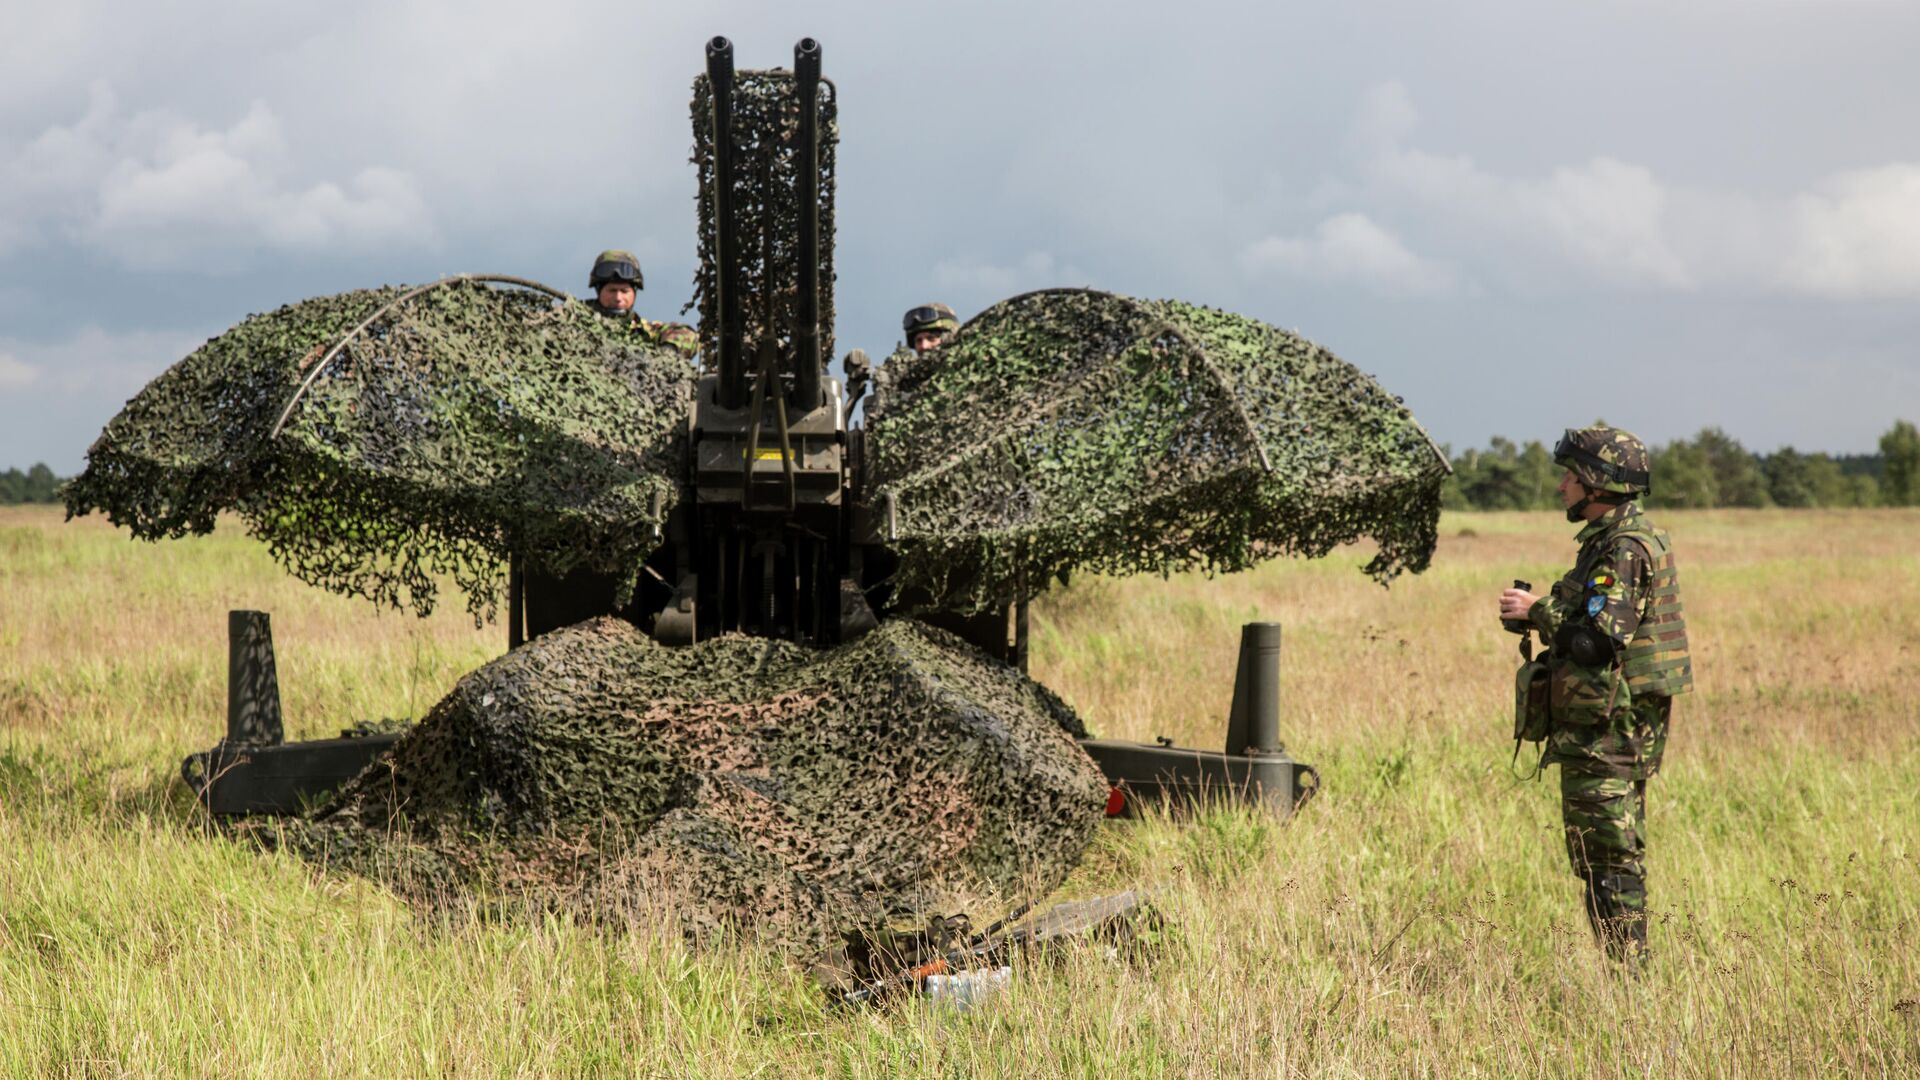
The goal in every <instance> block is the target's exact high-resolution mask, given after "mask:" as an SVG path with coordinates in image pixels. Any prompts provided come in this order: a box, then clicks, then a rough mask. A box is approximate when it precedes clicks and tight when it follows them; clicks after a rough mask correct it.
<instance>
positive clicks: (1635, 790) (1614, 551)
mask: <svg viewBox="0 0 1920 1080" xmlns="http://www.w3.org/2000/svg"><path fill="white" fill-rule="evenodd" d="M1553 460H1554V462H1555V463H1556V464H1558V465H1560V466H1561V467H1562V468H1564V469H1565V470H1566V473H1565V475H1564V476H1562V477H1561V480H1560V488H1559V493H1560V499H1561V502H1562V503H1563V504H1564V505H1565V506H1566V510H1567V520H1568V521H1571V522H1575V523H1579V524H1581V525H1582V526H1583V527H1582V528H1581V529H1580V532H1579V533H1578V534H1577V535H1576V537H1575V539H1576V540H1577V541H1578V542H1579V544H1580V553H1579V556H1578V557H1577V558H1576V560H1575V562H1574V567H1573V570H1572V571H1571V572H1570V573H1568V574H1567V576H1566V577H1564V578H1562V579H1560V581H1558V582H1557V583H1555V584H1554V586H1553V588H1552V590H1551V592H1550V593H1549V594H1548V595H1547V596H1545V597H1536V596H1534V595H1533V594H1532V593H1530V592H1528V591H1526V590H1524V589H1520V588H1512V589H1507V590H1505V591H1504V592H1502V593H1501V594H1500V615H1501V617H1502V618H1503V619H1518V620H1526V621H1528V622H1530V623H1531V624H1532V626H1533V627H1534V628H1535V629H1537V630H1538V631H1539V632H1540V636H1541V638H1542V639H1543V640H1545V641H1547V642H1549V643H1551V649H1550V651H1549V652H1548V653H1547V654H1546V655H1547V663H1548V669H1549V671H1550V673H1551V683H1550V685H1551V691H1550V694H1549V698H1550V701H1551V714H1552V724H1551V728H1550V731H1549V734H1548V736H1547V751H1546V756H1545V759H1544V760H1545V761H1546V763H1548V764H1558V765H1559V766H1560V807H1561V817H1562V821H1563V822H1564V824H1565V826H1566V845H1567V856H1568V858H1569V859H1570V860H1571V862H1572V864H1573V872H1574V873H1575V874H1576V875H1578V876H1579V877H1580V878H1581V879H1582V881H1584V882H1585V884H1586V909H1587V918H1588V920H1589V921H1590V922H1591V923H1592V925H1593V928H1594V932H1595V934H1596V935H1598V937H1599V938H1600V940H1601V941H1602V942H1603V943H1604V944H1605V946H1606V949H1607V952H1608V954H1609V955H1610V956H1612V957H1614V958H1615V959H1617V960H1621V961H1623V962H1626V963H1627V964H1629V965H1630V966H1633V967H1636V968H1637V967H1638V966H1639V965H1640V964H1641V963H1642V962H1643V961H1644V959H1645V956H1646V949H1647V921H1646V907H1647V887H1646V866H1645V858H1646V797H1647V781H1648V780H1649V779H1651V778H1652V777H1653V775H1654V774H1655V773H1656V772H1658V771H1659V770H1660V761H1661V758H1662V756H1663V755H1664V753H1665V751H1666V744H1667V726H1668V721H1669V719H1670V718H1671V717H1672V714H1673V698H1674V696H1675V695H1677V694H1682V693H1685V692H1686V691H1688V690H1690V689H1692V687H1693V667H1692V661H1691V659H1690V658H1689V655H1688V652H1687V630H1686V622H1685V620H1684V619H1683V618H1682V617H1681V608H1680V579H1679V574H1678V572H1677V570H1676V569H1675V566H1674V558H1673V546H1672V544H1671V542H1670V541H1669V540H1668V537H1667V534H1666V532H1665V531H1664V530H1662V529H1659V528H1656V527H1655V526H1654V525H1653V523H1652V522H1650V521H1649V520H1648V519H1647V517H1646V515H1645V514H1644V513H1642V512H1641V509H1640V507H1639V505H1638V504H1637V503H1636V502H1635V500H1636V499H1638V498H1639V497H1640V496H1643V495H1645V494H1647V492H1648V490H1649V488H1650V486H1651V477H1650V475H1649V471H1648V458H1647V448H1646V445H1645V444H1644V443H1642V442H1641V441H1640V440H1639V439H1638V438H1636V437H1635V436H1634V435H1632V434H1631V433H1629V432H1625V431H1621V430H1619V429H1617V428H1611V427H1606V426H1594V427H1589V428H1583V429H1581V430H1579V431H1573V430H1569V431H1567V433H1566V434H1565V435H1564V436H1563V437H1562V438H1561V439H1560V442H1559V443H1558V444H1557V445H1556V446H1555V447H1554V451H1553Z"/></svg>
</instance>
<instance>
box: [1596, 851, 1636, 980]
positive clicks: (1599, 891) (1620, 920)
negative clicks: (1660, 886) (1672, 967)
mask: <svg viewBox="0 0 1920 1080" xmlns="http://www.w3.org/2000/svg"><path fill="white" fill-rule="evenodd" d="M1645 895H1646V894H1645V891H1644V888H1643V886H1641V884H1640V881H1639V879H1638V878H1636V877H1634V876H1633V875H1631V874H1622V873H1613V874H1595V875H1592V876H1590V877H1588V878H1587V905H1586V906H1587V923H1588V925H1590V926H1592V927H1593V936H1594V937H1596V938H1598V939H1599V941H1600V943H1601V945H1603V946H1604V947H1605V948H1606V950H1607V955H1608V956H1609V957H1611V958H1612V959H1613V960H1615V961H1616V962H1618V963H1620V964H1621V965H1623V966H1624V967H1625V968H1626V969H1627V970H1628V971H1629V972H1630V973H1633V974H1638V973H1639V971H1640V969H1641V968H1642V967H1643V966H1644V965H1645V964H1646V961H1647V915H1646V911H1645V910H1644V909H1643V907H1642V905H1641V904H1630V901H1632V900H1639V899H1640V898H1642V897H1644V896H1645Z"/></svg>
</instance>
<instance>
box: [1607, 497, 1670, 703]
mask: <svg viewBox="0 0 1920 1080" xmlns="http://www.w3.org/2000/svg"><path fill="white" fill-rule="evenodd" d="M1629 520H1630V522H1631V524H1624V525H1623V526H1622V527H1620V528H1616V529H1610V530H1608V531H1607V532H1605V533H1603V534H1602V535H1600V536H1598V537H1595V538H1594V540H1593V543H1592V545H1591V546H1590V548H1589V550H1590V551H1592V552H1593V553H1594V554H1593V556H1592V557H1591V559H1585V560H1582V563H1583V565H1582V567H1581V576H1582V578H1583V579H1587V580H1591V576H1592V571H1593V569H1594V567H1593V566H1592V565H1590V564H1591V563H1593V562H1598V561H1599V560H1600V559H1604V558H1609V557H1611V555H1612V552H1613V546H1614V542H1615V541H1617V540H1620V539H1627V540H1631V541H1633V542H1634V543H1636V544H1639V545H1640V547H1641V548H1642V549H1643V550H1645V551H1646V553H1647V561H1648V562H1649V563H1650V564H1651V565H1652V567H1653V587H1652V589H1651V590H1650V591H1649V592H1648V594H1647V597H1646V599H1645V600H1644V601H1643V602H1642V603H1643V607H1642V608H1641V611H1640V628H1639V629H1638V630H1636V631H1635V632H1634V635H1633V640H1632V641H1629V642H1627V647H1626V649H1625V650H1624V651H1623V653H1622V655H1621V674H1622V675H1624V676H1625V677H1626V680H1627V689H1628V691H1630V692H1631V693H1632V694H1633V696H1634V697H1635V698H1639V697H1641V696H1643V695H1645V696H1655V697H1673V696H1674V695H1676V694H1684V693H1686V692H1687V691H1688V690H1691V689H1693V659H1692V657H1691V656H1689V655H1688V653H1687V622H1686V619H1685V618H1684V617H1683V616H1682V614H1681V610H1680V572H1679V570H1678V569H1677V568H1676V567H1675V566H1674V561H1673V545H1672V543H1671V542H1670V541H1669V540H1668V539H1667V533H1666V530H1665V529H1656V528H1653V527H1652V526H1649V525H1648V524H1647V523H1646V519H1645V518H1643V517H1641V516H1640V515H1638V514H1635V515H1633V517H1632V518H1630V519H1629Z"/></svg>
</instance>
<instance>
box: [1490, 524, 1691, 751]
mask: <svg viewBox="0 0 1920 1080" xmlns="http://www.w3.org/2000/svg"><path fill="white" fill-rule="evenodd" d="M1574 539H1575V540H1576V542H1578V543H1579V545H1580V554H1579V557H1578V558H1577V559H1576V560H1575V562H1574V566H1573V570H1572V571H1571V572H1569V573H1568V574H1567V576H1565V577H1563V578H1561V579H1560V580H1559V581H1557V582H1555V583H1554V585H1553V588H1552V590H1551V591H1550V592H1549V593H1548V595H1547V596H1546V597H1544V598H1542V599H1541V600H1539V601H1538V602H1536V603H1535V604H1534V605H1533V608H1532V609H1531V610H1530V611H1528V613H1527V617H1528V618H1529V619H1530V620H1532V622H1533V624H1534V625H1535V626H1536V627H1538V628H1539V630H1540V636H1541V637H1542V638H1544V639H1545V640H1546V641H1547V642H1548V643H1550V644H1553V646H1554V647H1553V650H1552V653H1551V654H1550V657H1551V661H1552V669H1553V683H1552V686H1553V689H1552V701H1553V714H1554V720H1555V722H1556V724H1576V725H1578V724H1599V723H1605V722H1608V721H1609V720H1610V719H1612V718H1615V717H1620V716H1624V715H1625V714H1626V712H1627V710H1628V709H1630V708H1631V707H1632V704H1633V698H1634V695H1635V694H1641V695H1645V696H1655V695H1659V696H1672V695H1673V694H1676V693H1681V692H1683V691H1685V690H1687V689H1689V688H1691V686H1692V684H1693V677H1692V668H1691V663H1690V661H1689V659H1688V655H1687V643H1686V627H1685V624H1684V622H1683V621H1682V620H1681V616H1680V596H1679V578H1678V574H1677V572H1676V571H1675V569H1674V565H1673V552H1672V548H1671V546H1670V544H1669V543H1668V541H1667V536H1666V534H1665V533H1664V532H1662V531H1661V530H1658V529H1656V528H1654V527H1653V525H1652V524H1651V523H1650V522H1648V521H1647V519H1646V516H1645V515H1644V514H1642V513H1641V511H1640V507H1639V505H1638V504H1636V503H1632V502H1628V503H1623V504H1621V505H1620V506H1618V507H1616V508H1614V509H1613V510H1611V511H1609V512H1608V513H1607V514H1606V515H1604V516H1602V517H1600V518H1599V519H1597V520H1594V521H1590V522H1588V523H1587V524H1586V526H1585V527H1584V528H1582V529H1581V530H1580V532H1579V533H1578V535H1576V536H1575V537H1574ZM1576 622H1585V623H1588V624H1590V625H1591V626H1592V627H1593V628H1594V629H1595V630H1598V631H1599V632H1600V633H1602V634H1604V635H1606V637H1607V638H1609V639H1610V640H1611V641H1612V643H1613V646H1614V657H1613V659H1612V660H1611V661H1609V662H1607V663H1605V664H1600V665H1591V666H1590V665H1583V664H1579V663H1576V662H1575V661H1574V660H1573V659H1572V658H1571V657H1569V656H1567V655H1566V652H1567V650H1566V649H1565V648H1564V647H1563V646H1561V645H1559V644H1554V643H1557V642H1560V641H1562V639H1563V633H1564V631H1566V630H1567V629H1569V628H1570V627H1571V626H1572V625H1574V624H1575V623H1576Z"/></svg>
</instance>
